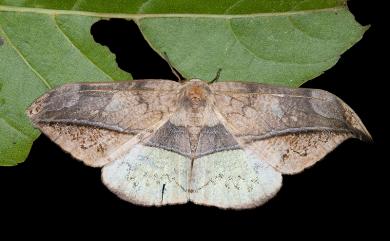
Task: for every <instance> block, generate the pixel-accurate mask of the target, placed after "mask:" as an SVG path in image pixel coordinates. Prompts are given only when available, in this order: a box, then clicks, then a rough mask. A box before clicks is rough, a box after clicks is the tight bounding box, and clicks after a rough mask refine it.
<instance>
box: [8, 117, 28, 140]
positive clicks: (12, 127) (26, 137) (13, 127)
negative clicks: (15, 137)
mask: <svg viewBox="0 0 390 241" xmlns="http://www.w3.org/2000/svg"><path fill="white" fill-rule="evenodd" d="M0 119H1V120H3V122H4V123H5V124H6V125H7V126H9V127H10V128H11V129H13V130H15V131H16V132H18V133H20V134H22V135H23V136H24V138H25V139H28V140H31V139H32V137H31V136H29V135H27V134H26V133H24V132H23V131H21V130H20V129H18V127H17V126H15V125H13V124H11V122H10V121H9V120H7V119H5V118H4V117H1V116H0Z"/></svg>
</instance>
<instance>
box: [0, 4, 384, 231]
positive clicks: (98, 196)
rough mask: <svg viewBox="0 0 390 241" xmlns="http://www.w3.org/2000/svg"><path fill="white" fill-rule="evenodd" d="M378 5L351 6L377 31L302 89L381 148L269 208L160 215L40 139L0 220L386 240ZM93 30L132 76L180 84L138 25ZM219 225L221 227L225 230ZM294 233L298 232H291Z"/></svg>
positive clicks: (2, 179) (0, 203) (3, 176)
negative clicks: (352, 116)
mask: <svg viewBox="0 0 390 241" xmlns="http://www.w3.org/2000/svg"><path fill="white" fill-rule="evenodd" d="M373 2H374V1H371V2H370V1H350V2H349V7H350V10H351V12H352V13H353V14H354V15H355V17H356V19H357V21H358V22H360V23H361V24H363V25H367V24H371V28H370V29H369V30H368V31H367V32H366V34H365V35H364V37H363V39H362V40H361V41H360V42H358V43H357V44H356V45H354V46H353V47H352V48H351V49H349V50H348V51H347V52H346V53H344V54H343V55H342V57H341V59H340V61H339V62H338V63H337V64H336V66H334V67H333V68H331V69H330V70H328V71H326V72H325V73H324V74H323V75H321V76H320V77H318V78H316V79H313V80H311V81H309V82H308V83H306V84H305V85H304V86H303V87H310V88H320V89H325V90H328V91H330V92H332V93H334V94H336V95H337V96H339V97H340V98H341V99H343V100H344V101H345V102H346V103H348V104H349V105H350V106H351V107H352V108H353V109H354V110H355V111H356V113H358V114H359V116H360V117H361V119H362V120H363V122H364V123H365V124H366V126H367V129H368V130H369V131H370V132H371V134H372V136H373V138H374V143H373V144H367V143H363V142H360V141H358V140H348V141H346V142H344V143H343V144H342V145H340V146H339V147H338V148H336V150H335V151H333V152H331V153H330V154H329V155H327V156H326V157H325V158H324V159H323V160H322V161H320V162H319V163H317V164H316V165H314V166H313V167H312V168H310V169H308V170H306V171H305V172H303V173H301V174H298V175H294V176H284V179H283V183H284V184H283V187H282V189H281V190H280V192H279V193H278V194H277V196H276V197H274V198H273V199H271V200H270V201H269V202H268V203H266V204H265V205H263V206H261V207H258V208H255V209H250V210H242V211H232V210H220V209H217V208H212V207H203V206H197V205H194V204H186V205H176V206H167V207H162V208H155V207H148V208H145V207H140V206H135V205H132V204H130V203H127V202H125V201H122V200H120V199H119V198H117V197H116V196H115V195H114V194H112V193H111V192H110V191H109V190H108V189H106V188H105V186H104V185H103V184H102V183H101V181H100V169H94V168H91V167H87V166H85V165H83V164H82V163H81V162H78V161H76V160H74V159H72V158H71V157H70V155H68V154H66V153H64V152H63V151H62V150H61V149H60V148H59V147H58V146H57V145H55V144H53V143H52V142H50V141H49V140H48V138H46V137H45V136H41V137H39V138H38V139H37V140H36V141H35V142H34V145H33V147H32V150H31V153H30V155H29V157H28V159H27V160H26V161H25V162H24V163H22V164H19V165H18V166H15V167H0V210H1V214H0V219H1V222H4V223H5V224H7V225H9V226H14V227H19V226H24V225H26V226H30V225H32V224H39V225H41V227H42V229H43V230H45V229H47V228H48V227H50V228H53V227H54V228H65V229H70V228H71V227H76V226H78V227H82V228H83V227H86V226H88V225H93V226H94V227H95V229H94V230H95V231H94V232H97V233H99V232H103V231H104V230H107V227H109V226H112V227H114V228H115V229H117V232H123V231H120V230H128V231H132V232H134V231H136V230H137V229H138V227H139V226H143V227H149V228H150V234H156V233H154V232H155V231H154V230H155V228H157V227H162V228H163V230H162V231H158V232H161V233H157V234H161V237H164V236H167V235H175V234H174V232H175V230H176V231H177V230H178V229H180V230H182V231H183V232H187V233H188V234H187V235H185V236H184V237H186V236H187V237H188V236H191V235H192V234H194V233H196V232H198V231H202V230H204V229H205V228H208V229H216V230H218V232H221V233H222V232H226V231H229V232H235V231H238V230H239V229H238V228H244V233H247V231H253V232H258V233H259V234H260V233H261V232H264V231H268V232H269V230H270V228H273V229H278V230H279V231H276V232H274V235H276V236H280V235H283V234H289V235H294V236H296V237H300V236H305V235H307V233H306V232H307V231H309V230H313V228H315V230H318V229H320V232H319V233H318V235H325V234H327V233H328V234H329V233H332V232H333V231H335V230H336V231H342V232H343V233H344V234H347V235H356V234H369V235H378V234H379V233H380V232H381V231H382V230H381V229H382V225H381V224H385V223H384V222H382V221H380V218H383V217H384V218H386V217H388V209H387V208H385V206H384V204H385V202H386V201H387V200H385V194H386V193H388V188H386V186H385V184H386V182H387V178H386V176H385V164H386V162H388V161H389V160H388V159H389V157H388V156H386V155H382V154H383V153H384V151H383V150H384V148H385V144H387V143H386V142H385V137H386V134H387V131H388V128H387V127H386V125H385V124H386V122H385V116H384V113H385V112H387V110H388V107H387V105H388V101H387V98H386V94H385V89H386V87H385V83H386V82H387V81H388V77H387V76H385V75H384V73H385V72H386V70H387V69H386V68H388V67H387V66H385V62H383V61H384V60H382V58H381V57H383V56H384V55H385V53H384V47H385V46H384V40H382V36H381V34H380V28H381V19H380V15H379V14H377V9H376V8H377V7H376V6H374V5H373V4H374V3H373ZM91 32H92V34H93V36H94V38H95V40H96V41H97V42H99V43H101V44H103V45H107V46H108V47H109V48H110V50H111V51H112V52H113V53H114V54H116V58H117V62H118V64H119V66H120V68H122V69H124V70H126V71H128V72H130V73H132V75H133V77H134V79H142V78H167V79H175V76H174V75H173V74H172V73H171V71H170V69H169V66H168V65H167V64H166V63H165V62H164V60H162V59H161V58H160V57H159V56H158V55H157V54H156V53H154V52H153V50H151V49H150V48H149V47H148V45H147V44H146V42H145V41H144V40H143V38H142V36H141V34H140V33H139V31H138V29H137V27H136V25H135V24H134V23H132V22H130V21H125V20H109V21H106V20H105V21H100V22H98V23H96V24H94V25H93V27H92V30H91ZM388 148H389V147H388ZM68 219H69V220H70V221H66V222H65V223H66V224H60V221H64V220H68ZM220 226H221V227H223V229H220V228H217V227H220ZM3 227H5V226H3ZM119 227H124V229H120V228H119ZM288 227H290V228H294V231H288V230H290V229H289V228H288ZM86 229H87V228H86ZM240 230H241V229H240ZM91 231H92V230H91ZM195 231H196V232H195ZM126 232H127V231H126ZM240 232H241V231H240ZM65 233H66V232H65ZM147 234H148V235H149V233H147Z"/></svg>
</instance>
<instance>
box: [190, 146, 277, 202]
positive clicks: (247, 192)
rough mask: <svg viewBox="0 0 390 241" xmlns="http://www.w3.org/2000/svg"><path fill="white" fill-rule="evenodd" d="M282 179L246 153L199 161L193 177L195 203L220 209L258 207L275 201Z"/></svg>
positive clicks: (192, 196)
mask: <svg viewBox="0 0 390 241" xmlns="http://www.w3.org/2000/svg"><path fill="white" fill-rule="evenodd" d="M281 185H282V175H281V174H280V173H279V172H278V171H276V170H275V169H274V168H273V167H271V166H270V165H269V164H268V163H266V162H264V161H262V160H259V159H258V158H257V157H256V156H254V155H252V154H249V153H247V152H246V151H244V150H242V149H237V150H231V151H223V152H217V153H214V154H210V155H206V156H204V157H201V158H199V159H196V160H195V162H194V166H193V169H192V177H191V196H190V198H191V201H193V202H194V203H198V204H204V205H210V206H217V207H220V208H234V209H241V208H250V207H256V206H259V205H261V204H263V203H264V202H266V201H267V200H269V199H270V198H272V197H273V196H274V195H275V194H276V193H277V192H278V190H279V189H280V187H281Z"/></svg>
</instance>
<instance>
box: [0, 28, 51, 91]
mask: <svg viewBox="0 0 390 241" xmlns="http://www.w3.org/2000/svg"><path fill="white" fill-rule="evenodd" d="M0 32H1V33H3V35H4V38H6V39H7V42H8V44H9V45H10V46H11V47H12V48H13V49H14V50H15V52H16V53H17V54H18V55H19V57H20V58H21V59H22V60H23V62H24V63H25V64H26V65H27V67H28V68H30V69H31V71H32V72H33V73H34V74H35V75H36V76H37V77H38V78H39V79H40V80H41V81H42V83H43V84H44V85H45V86H46V87H47V88H48V89H51V88H52V86H51V85H50V84H49V82H48V81H47V80H46V79H45V78H44V77H43V76H42V75H41V74H39V72H38V71H37V70H36V69H35V68H34V67H33V66H32V65H31V63H30V62H29V61H28V60H27V59H26V57H25V56H24V55H23V54H22V52H21V51H20V50H19V49H18V48H17V47H16V45H15V44H13V43H12V41H11V39H10V38H9V36H8V34H7V33H6V32H5V30H4V29H3V28H2V27H1V25H0Z"/></svg>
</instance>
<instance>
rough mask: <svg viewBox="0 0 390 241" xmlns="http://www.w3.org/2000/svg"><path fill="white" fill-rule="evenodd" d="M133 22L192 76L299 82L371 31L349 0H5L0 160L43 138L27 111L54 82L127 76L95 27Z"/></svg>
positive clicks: (0, 27) (1, 7)
mask: <svg viewBox="0 0 390 241" xmlns="http://www.w3.org/2000/svg"><path fill="white" fill-rule="evenodd" d="M103 18H104V19H106V18H126V19H132V20H134V21H135V22H136V23H137V24H138V26H139V27H140V30H141V32H142V33H143V35H144V37H145V39H146V40H147V41H148V42H149V43H150V45H151V47H152V48H153V49H155V50H156V51H157V52H158V53H159V54H161V55H162V53H163V52H166V53H167V54H168V56H169V58H170V61H171V62H172V64H173V66H174V67H175V68H176V69H177V70H178V71H179V72H180V73H181V74H182V75H183V76H184V77H186V78H200V79H204V80H210V79H212V78H213V77H214V76H215V74H216V72H217V70H218V69H219V68H222V72H221V77H220V80H235V81H252V82H260V83H274V84H279V85H287V86H299V85H301V84H302V83H304V82H305V81H307V80H309V79H312V78H314V77H315V76H318V75H320V74H321V73H322V72H323V71H325V70H327V69H329V68H330V67H332V66H333V65H334V64H335V63H336V62H337V60H338V58H339V57H340V55H341V54H342V53H343V52H344V51H346V50H347V49H348V48H349V47H351V46H352V45H353V44H354V43H356V42H357V41H358V40H359V39H360V38H361V37H362V35H363V33H364V31H365V30H366V28H365V27H362V26H360V25H359V24H358V23H357V22H356V21H355V20H354V17H353V15H352V14H351V13H350V12H349V11H348V9H347V7H346V3H345V1H344V0H272V1H270V0H224V1H216V2H213V4H210V1H206V0H197V1H195V0H133V1H131V0H117V1H106V0H69V1H66V0H62V1H61V0H57V1H52V0H35V1H21V0H0V136H1V139H0V165H14V164H16V163H19V162H21V161H23V160H24V159H25V158H26V156H27V155H28V151H29V149H30V147H31V144H32V142H33V140H34V139H35V138H36V137H37V136H38V134H39V133H38V131H36V130H34V129H33V128H32V127H31V125H30V123H29V121H28V119H27V117H26V116H25V114H24V110H25V109H26V107H27V106H28V105H29V104H30V103H31V102H32V101H33V100H34V99H35V98H36V97H38V96H39V95H41V94H42V93H44V92H45V91H47V90H48V89H49V88H52V87H54V86H58V85H61V84H64V83H68V82H83V81H107V80H121V79H122V80H123V79H131V76H130V74H127V73H124V72H123V71H121V70H120V69H119V68H118V67H117V65H116V63H115V61H114V56H113V55H112V54H111V53H110V52H109V51H108V49H107V48H105V47H103V46H101V45H99V44H97V43H95V42H94V41H93V38H92V36H91V35H90V27H91V25H92V24H93V23H95V22H96V21H98V20H100V19H103Z"/></svg>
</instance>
